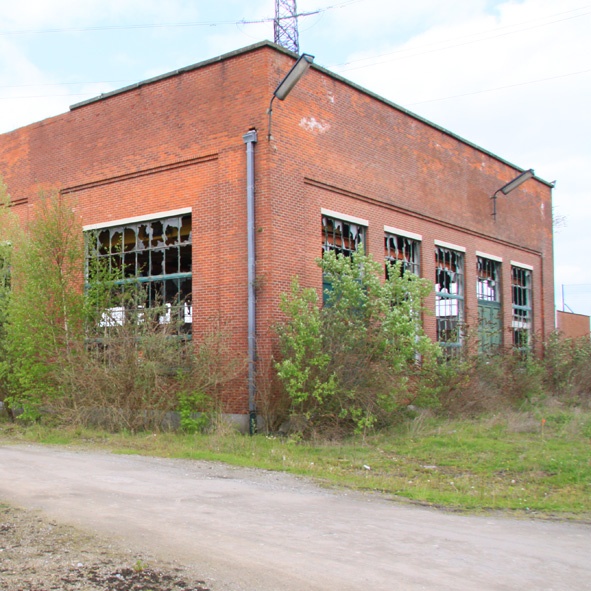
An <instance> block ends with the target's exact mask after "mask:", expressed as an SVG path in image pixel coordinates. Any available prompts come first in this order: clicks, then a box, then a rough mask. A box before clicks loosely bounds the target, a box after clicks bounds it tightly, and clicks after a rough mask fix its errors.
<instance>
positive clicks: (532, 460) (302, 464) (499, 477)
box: [0, 409, 591, 519]
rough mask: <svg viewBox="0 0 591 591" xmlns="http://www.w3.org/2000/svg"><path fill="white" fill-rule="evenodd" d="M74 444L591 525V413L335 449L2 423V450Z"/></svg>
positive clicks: (445, 424)
mask: <svg viewBox="0 0 591 591" xmlns="http://www.w3.org/2000/svg"><path fill="white" fill-rule="evenodd" d="M18 442H37V443H43V444H51V445H76V446H83V447H91V448H99V449H105V450H110V451H112V452H114V453H122V454H143V455H152V456H161V457H170V458H185V459H193V460H210V461H211V460H214V461H222V462H227V463H229V464H234V465H238V466H246V467H255V468H264V469H267V470H279V471H285V472H290V473H292V474H296V475H302V476H308V477H312V478H314V479H316V480H317V481H318V482H320V483H323V484H326V485H331V486H338V487H347V488H351V489H357V490H370V491H379V492H382V493H386V494H389V495H394V496H395V497H396V498H398V499H401V500H407V501H410V502H416V503H421V504H427V505H434V506H439V507H445V508H449V509H453V510H464V511H481V510H504V511H510V512H513V513H515V514H519V515H532V516H539V517H560V518H576V519H591V453H590V452H591V413H590V412H583V411H578V410H577V409H567V410H560V411H558V412H557V411H553V412H550V411H542V410H540V409H538V410H536V411H530V412H524V413H508V414H503V415H498V416H489V417H484V418H480V419H478V420H444V419H441V418H428V417H425V416H424V415H419V416H417V417H416V418H414V419H412V420H408V421H406V422H404V423H401V424H400V425H398V426H397V427H396V428H393V429H391V430H390V431H388V432H387V433H385V432H384V433H380V434H376V435H372V436H370V437H365V438H355V439H348V440H345V441H340V442H304V441H301V440H299V439H298V438H278V437H272V436H265V435H257V436H254V437H248V436H243V435H240V434H238V433H235V432H233V431H231V430H229V429H220V430H219V431H218V432H215V433H213V434H210V435H203V434H195V435H186V434H173V433H139V434H129V433H119V434H107V433H104V432H99V431H90V430H87V429H80V428H78V429H74V428H72V429H63V428H60V429H59V430H58V429H51V428H49V427H43V426H39V425H36V426H31V427H28V428H24V427H17V426H13V425H10V424H8V423H1V424H0V444H7V443H18Z"/></svg>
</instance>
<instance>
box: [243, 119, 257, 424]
mask: <svg viewBox="0 0 591 591" xmlns="http://www.w3.org/2000/svg"><path fill="white" fill-rule="evenodd" d="M242 139H243V140H244V143H245V144H246V228H247V230H246V232H247V252H248V432H249V433H250V434H251V435H253V434H254V433H256V429H257V412H256V402H255V394H256V379H255V370H256V294H255V280H256V255H255V240H254V237H255V229H254V197H255V192H254V189H255V186H254V145H255V144H256V143H257V132H256V130H255V129H251V130H250V131H249V132H247V133H246V134H244V136H243V137H242Z"/></svg>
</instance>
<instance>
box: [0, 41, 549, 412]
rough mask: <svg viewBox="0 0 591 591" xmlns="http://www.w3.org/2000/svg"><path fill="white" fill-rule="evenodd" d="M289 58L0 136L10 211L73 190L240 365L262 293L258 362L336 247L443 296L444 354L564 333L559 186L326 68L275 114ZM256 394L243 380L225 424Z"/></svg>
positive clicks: (138, 268)
mask: <svg viewBox="0 0 591 591" xmlns="http://www.w3.org/2000/svg"><path fill="white" fill-rule="evenodd" d="M295 61H296V58H295V57H294V55H293V54H292V53H290V52H288V51H287V50H285V49H283V48H281V47H279V46H276V45H274V44H272V43H270V42H261V43H257V44H255V45H252V46H250V47H247V48H244V49H241V50H238V51H235V52H232V53H229V54H226V55H223V56H220V57H218V58H215V59H211V60H208V61H205V62H202V63H199V64H196V65H192V66H188V67H186V68H183V69H180V70H177V71H175V72H171V73H168V74H164V75H162V76H159V77H156V78H152V79H149V80H146V81H144V82H140V83H138V84H135V85H132V86H128V87H125V88H122V89H120V90H116V91H113V92H110V93H107V94H104V95H101V96H99V97H97V98H94V99H91V100H87V101H84V102H81V103H78V104H76V105H73V106H72V107H71V108H70V111H69V112H67V113H64V114H61V115H58V116H56V117H52V118H49V119H46V120H43V121H40V122H38V123H34V124H32V125H28V126H26V127H23V128H20V129H16V130H15V131H12V132H10V133H5V134H3V135H0V175H2V177H3V178H4V181H5V183H6V184H7V186H8V189H9V192H10V194H11V197H12V204H13V207H14V210H15V211H16V212H17V213H18V214H19V216H20V217H21V219H22V220H23V222H24V223H26V221H27V218H28V217H29V213H30V211H31V208H34V207H35V201H36V199H38V198H39V197H38V195H39V192H40V190H44V189H57V190H59V191H60V192H61V194H62V195H63V196H65V197H67V198H68V199H71V200H72V203H73V204H74V205H75V208H76V212H77V214H79V216H80V217H81V220H82V224H83V227H82V228H81V229H80V231H81V232H82V231H89V230H94V232H93V236H97V240H98V248H97V252H98V254H99V256H107V257H108V256H114V254H113V253H120V252H121V250H123V255H124V258H125V261H126V265H128V268H131V269H132V270H133V273H132V275H133V274H134V273H135V274H136V275H137V276H140V277H141V280H142V281H144V282H146V283H148V284H149V285H153V286H156V287H157V290H156V291H157V292H158V293H159V294H160V296H161V297H162V298H164V300H165V301H166V302H167V303H170V304H171V305H173V304H174V302H177V303H178V302H179V301H182V302H183V305H182V314H183V319H184V322H185V323H186V325H187V327H186V329H187V331H192V333H193V335H199V333H200V332H201V331H204V330H205V329H206V327H207V326H208V325H209V323H210V322H211V320H212V319H215V318H220V319H222V321H223V323H224V326H225V327H226V329H227V330H229V331H230V332H231V335H232V342H233V346H234V347H235V349H236V351H237V352H238V353H239V354H244V356H245V357H246V355H247V352H248V347H249V334H250V335H251V337H252V332H249V301H250V296H249V293H250V289H251V287H252V284H253V283H255V282H256V311H255V313H256V344H257V350H258V358H259V359H260V360H261V362H262V361H264V360H268V359H269V358H270V355H271V353H272V351H273V347H274V338H273V325H274V324H275V323H276V322H277V320H278V318H279V314H280V312H279V306H278V302H279V299H280V294H281V293H283V292H286V291H288V290H289V287H290V284H291V280H292V277H293V276H296V275H297V276H299V278H300V282H301V283H302V284H303V285H305V286H315V287H316V288H318V289H319V290H320V289H321V288H322V275H321V271H320V269H319V268H318V266H317V264H316V259H317V258H318V257H319V256H320V255H321V253H322V252H323V250H326V249H334V250H336V251H337V252H343V253H347V252H349V251H351V250H352V249H354V248H356V247H357V246H358V245H360V244H363V246H364V249H365V251H366V252H368V253H371V254H372V255H373V257H374V258H375V259H378V260H380V259H381V260H394V261H403V263H404V266H405V268H407V269H409V270H412V271H413V272H415V273H417V274H418V275H420V276H421V277H425V278H428V279H430V280H431V281H432V282H433V285H434V290H433V292H432V294H431V295H430V296H429V298H428V301H427V307H428V308H429V309H430V310H431V311H432V313H431V314H426V315H425V316H424V326H425V329H426V331H427V333H428V334H429V335H430V336H431V337H432V338H433V339H438V340H440V341H442V342H445V343H446V345H447V346H448V347H453V346H454V345H455V344H457V342H458V341H459V339H461V338H462V336H461V334H462V333H461V331H459V330H457V327H459V326H468V327H472V328H475V329H476V328H477V327H480V329H481V330H480V339H481V341H482V344H498V345H502V346H506V347H510V346H514V345H517V346H523V345H526V344H528V343H529V342H530V340H531V338H532V335H534V334H547V333H548V332H549V331H551V330H553V329H554V291H553V254H552V203H551V189H552V186H551V184H550V183H548V182H545V181H543V180H541V179H539V178H537V177H535V176H533V175H532V173H531V172H530V171H526V170H524V169H521V168H519V167H517V166H515V165H513V164H511V163H509V162H507V161H505V160H503V159H502V158H500V157H498V156H495V155H494V154H491V153H490V152H487V151H486V150H484V149H482V148H479V147H478V146H475V145H474V144H471V143H470V142H468V141H466V140H464V139H462V138H460V137H458V136H456V135H454V134H453V133H451V132H449V131H447V130H445V129H442V128H440V127H438V126H437V125H434V124H433V123H430V122H428V121H426V120H424V119H422V118H420V117H418V116H416V115H414V114H412V113H410V112H408V111H406V110H405V109H403V108H401V107H399V106H397V105H395V104H392V103H390V102H389V101H387V100H384V99H383V98H381V97H379V96H376V95H374V94H372V93H371V92H369V91H367V90H365V89H363V88H360V87H358V86H356V85H355V84H352V83H351V82H348V81H347V80H345V79H343V78H341V77H339V76H337V75H335V74H333V73H331V72H329V71H327V70H325V69H323V68H321V67H318V66H316V65H312V66H311V67H310V69H309V70H308V71H307V73H306V74H305V76H303V77H302V78H301V79H300V80H299V82H298V83H297V85H296V86H295V87H294V88H293V90H292V91H291V93H290V94H289V98H288V99H286V100H285V102H280V101H277V100H276V101H274V102H273V105H272V119H271V117H270V116H269V114H268V110H269V104H270V100H271V98H272V97H273V94H274V92H275V90H276V88H277V85H278V84H279V82H281V80H282V79H283V78H284V77H285V75H286V74H287V72H289V71H290V68H292V66H293V65H294V62H295ZM271 123H272V133H271V130H270V125H271ZM249 172H250V173H252V174H248V173H249ZM521 175H525V176H521ZM516 178H520V179H521V180H522V181H523V180H525V179H527V180H526V182H523V183H521V184H519V186H518V187H516V188H514V190H511V189H513V187H511V186H509V187H508V189H509V190H510V193H509V194H507V195H505V192H500V191H499V190H500V189H501V188H505V189H506V190H507V185H508V184H510V183H511V181H513V180H514V179H516ZM249 195H251V196H252V195H255V196H256V197H254V199H253V200H252V202H253V203H254V214H255V225H254V230H255V231H254V232H251V234H253V235H254V248H253V246H252V244H251V245H250V246H249V241H248V236H249V232H247V204H248V202H249ZM493 195H498V196H499V198H498V199H491V197H492V196H493ZM493 206H495V207H496V216H493V215H492V213H493ZM255 253H256V254H255ZM117 256H119V255H117ZM255 257H256V258H255ZM253 261H256V271H255V275H254V276H251V277H250V284H249V274H248V273H249V271H248V269H249V264H252V262H253ZM249 285H250V287H249ZM155 289H156V288H155ZM251 303H252V302H251ZM251 311H252V310H251ZM485 326H486V330H484V327H485ZM248 399H249V392H248V388H247V384H246V380H245V382H244V389H243V390H242V389H239V390H238V391H236V392H232V393H229V394H228V399H227V400H226V404H227V410H228V412H231V413H238V414H243V413H246V412H247V410H248Z"/></svg>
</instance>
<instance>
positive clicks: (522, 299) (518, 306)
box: [511, 261, 534, 350]
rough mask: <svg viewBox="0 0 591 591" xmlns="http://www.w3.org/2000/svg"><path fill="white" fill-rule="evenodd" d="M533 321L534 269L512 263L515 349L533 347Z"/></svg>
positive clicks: (512, 320)
mask: <svg viewBox="0 0 591 591" xmlns="http://www.w3.org/2000/svg"><path fill="white" fill-rule="evenodd" d="M533 320H534V319H533V267H531V266H530V265H525V264H523V263H517V262H515V261H511V335H512V344H513V347H514V348H515V349H520V350H528V349H529V348H530V347H531V340H532V333H533ZM524 335H525V338H523V337H524Z"/></svg>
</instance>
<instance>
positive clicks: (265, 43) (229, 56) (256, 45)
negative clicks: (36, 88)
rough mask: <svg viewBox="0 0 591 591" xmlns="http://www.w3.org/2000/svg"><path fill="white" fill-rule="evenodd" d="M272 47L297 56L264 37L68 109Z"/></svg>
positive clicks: (72, 109) (78, 107)
mask: <svg viewBox="0 0 591 591" xmlns="http://www.w3.org/2000/svg"><path fill="white" fill-rule="evenodd" d="M267 46H268V47H272V48H273V49H276V50H279V51H280V52H282V53H285V54H286V55H290V56H292V57H295V58H297V57H298V56H297V54H295V53H293V52H292V51H289V50H288V49H285V48H284V47H281V46H280V45H276V44H275V43H272V42H271V41H269V40H267V39H265V40H264V41H258V42H257V43H253V44H252V45H248V46H246V47H242V48H240V49H235V50H234V51H230V52H228V53H224V54H222V55H219V56H217V57H213V58H210V59H207V60H204V61H202V62H197V63H195V64H191V65H189V66H184V67H183V68H179V69H178V70H173V71H171V72H166V73H165V74H160V75H158V76H154V77H153V78H147V79H146V80H141V81H140V82H135V83H134V84H129V85H128V86H123V87H122V88H117V89H116V90H112V91H110V92H105V93H103V94H100V95H99V96H95V97H92V98H89V99H86V100H83V101H80V102H79V103H74V104H73V105H70V111H74V110H75V109H80V108H81V107H85V106H86V105H90V104H92V103H96V102H98V101H102V100H103V99H106V98H110V97H112V96H117V95H118V94H123V93H125V92H129V91H131V90H136V89H138V88H141V87H142V86H147V85H148V84H154V83H155V82H160V81H161V80H166V79H167V78H172V77H174V76H178V75H179V74H183V73H184V72H190V71H192V70H198V69H199V68H204V67H205V66H209V65H211V64H217V63H219V62H223V61H225V60H228V59H232V58H233V57H236V56H239V55H242V54H245V53H249V52H251V51H256V50H257V49H260V48H261V47H267Z"/></svg>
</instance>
